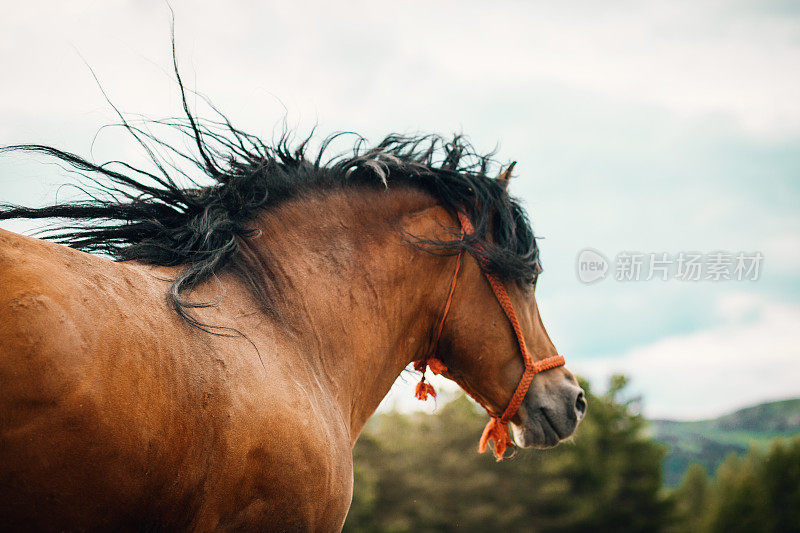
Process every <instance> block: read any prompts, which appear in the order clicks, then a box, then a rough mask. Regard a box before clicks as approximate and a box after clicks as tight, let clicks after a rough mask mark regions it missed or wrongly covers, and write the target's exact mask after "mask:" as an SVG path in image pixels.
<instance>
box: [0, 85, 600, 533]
mask: <svg viewBox="0 0 800 533" xmlns="http://www.w3.org/2000/svg"><path fill="white" fill-rule="evenodd" d="M185 101H186V99H185V97H184V104H185ZM186 113H187V117H188V118H184V119H181V120H174V121H172V122H170V124H171V125H172V126H174V127H176V128H178V129H179V130H180V131H182V132H183V133H185V134H186V135H187V136H188V137H189V138H190V139H191V141H192V143H193V145H192V149H191V150H189V151H186V152H179V151H178V150H177V149H175V148H174V147H172V146H169V145H167V144H166V143H164V142H162V141H159V140H158V139H157V138H155V137H154V136H152V135H151V134H150V133H148V132H146V131H145V130H144V129H141V128H137V127H135V126H132V125H129V124H127V123H126V124H125V127H126V128H128V130H129V131H130V132H131V133H132V134H133V135H134V137H136V139H137V140H138V141H140V142H141V144H142V146H144V147H145V148H146V149H147V153H149V154H150V155H151V156H152V160H153V164H154V166H153V168H152V170H143V169H141V168H135V167H134V166H132V165H129V164H127V163H124V162H112V163H109V164H105V165H97V164H94V163H92V162H90V161H89V160H86V159H84V158H82V157H79V156H77V155H74V154H71V153H68V152H64V151H61V150H58V149H55V148H52V147H47V146H40V145H21V146H15V147H9V148H7V149H6V150H17V151H19V150H23V151H33V152H39V153H44V154H47V155H49V156H53V157H55V158H57V159H58V160H59V161H61V162H62V163H66V164H68V165H71V166H72V167H73V168H74V169H76V170H78V171H79V172H81V173H83V174H84V176H85V177H86V178H88V179H89V180H90V181H88V182H84V190H85V191H87V192H88V193H89V197H87V199H86V200H83V201H76V202H70V203H65V204H57V205H52V206H48V207H43V208H26V207H20V206H10V205H5V206H3V207H2V208H0V219H2V220H9V219H18V218H28V219H57V220H61V221H64V222H62V223H61V224H62V225H61V226H51V229H50V231H49V233H46V234H45V235H44V236H45V237H46V238H48V239H49V241H48V240H39V239H34V238H31V237H26V236H22V235H18V234H15V233H11V232H9V231H4V230H0V524H2V527H4V528H9V529H23V530H44V531H52V530H76V531H78V530H96V529H102V530H105V529H115V530H117V529H118V530H142V529H147V530H154V529H167V530H193V531H207V530H270V531H273V530H274V531H338V530H340V529H341V527H342V525H343V522H344V519H345V516H346V514H347V511H348V508H349V505H350V501H351V495H352V485H353V470H352V469H353V464H352V447H353V445H354V444H355V442H356V439H357V438H358V435H359V432H360V431H361V430H362V428H363V427H364V424H365V422H366V421H367V419H368V418H369V417H370V415H371V414H372V413H373V412H374V411H375V409H376V407H377V406H378V404H379V402H380V401H381V399H382V398H383V397H384V396H385V395H386V393H387V392H388V391H389V388H390V387H391V386H392V384H393V382H394V381H395V380H396V378H397V377H398V375H400V373H401V372H402V371H403V370H404V369H406V367H407V366H408V365H409V364H410V363H412V362H420V361H422V362H429V363H430V362H432V361H434V359H432V358H431V357H430V354H432V353H435V356H436V358H435V361H436V362H437V364H438V365H440V366H441V367H442V368H445V367H446V374H447V376H448V377H450V378H451V379H454V380H455V381H456V382H457V383H459V384H460V385H461V386H462V387H463V388H464V389H465V390H466V391H467V392H469V393H470V394H471V395H472V396H473V397H474V398H476V400H478V401H479V402H480V403H481V404H482V405H483V406H485V407H486V409H487V410H488V411H489V412H490V413H502V412H503V411H504V409H506V406H507V405H509V402H510V401H511V398H512V395H513V394H514V392H515V390H516V389H515V388H517V387H518V383H519V382H520V376H521V375H523V371H524V370H526V367H525V364H526V363H525V362H524V361H523V359H522V358H521V357H520V349H521V348H520V343H522V342H523V341H522V338H523V337H524V342H525V343H527V347H528V349H529V351H530V354H532V355H533V358H534V359H536V360H545V359H547V358H552V357H557V352H556V349H555V347H554V346H553V343H552V342H551V340H550V338H549V337H548V335H547V333H546V331H545V328H544V326H543V325H542V321H541V318H540V316H539V311H538V309H537V306H536V301H535V299H534V285H535V282H536V279H537V276H538V274H539V271H540V266H539V253H538V248H537V245H536V240H535V238H534V235H533V233H532V230H531V228H530V224H529V222H528V219H527V217H526V215H525V213H524V211H523V209H522V208H521V206H520V205H519V203H518V202H517V201H516V200H514V199H513V198H512V197H511V196H509V194H508V192H507V185H508V180H509V178H510V172H506V173H505V174H503V175H501V176H500V177H499V178H496V177H490V176H489V170H490V168H492V165H494V163H493V161H492V160H491V159H490V158H489V157H488V156H481V155H478V154H477V153H476V152H475V151H474V150H473V149H472V148H471V147H470V145H469V143H468V142H467V141H465V140H464V139H462V138H460V137H456V138H454V139H452V140H445V139H442V138H440V137H437V136H426V137H417V138H414V137H411V138H409V137H402V136H390V137H388V138H386V139H385V140H384V141H382V142H381V143H379V144H377V145H375V146H374V147H371V148H368V147H365V145H364V143H363V142H361V141H358V143H357V146H356V147H355V149H354V150H353V151H352V153H349V152H348V153H347V154H345V155H340V156H336V157H334V158H332V159H329V160H325V161H323V159H322V153H323V152H325V150H326V146H327V143H323V147H322V149H321V150H320V152H319V154H320V155H319V156H315V157H309V156H308V155H307V152H308V149H307V148H306V146H307V144H306V143H302V144H301V145H300V147H299V148H297V149H294V150H290V149H289V143H288V141H286V140H285V138H283V139H282V140H281V141H280V142H278V143H277V144H276V145H275V146H267V145H265V144H264V143H263V142H261V141H260V140H259V139H258V138H256V137H254V136H252V135H250V134H247V133H244V132H242V131H241V130H239V129H237V128H235V127H233V126H232V125H231V124H230V122H228V121H227V119H225V120H224V121H201V120H199V119H197V118H195V117H194V116H193V115H192V114H191V113H190V112H189V111H188V108H186ZM165 154H168V155H169V157H166V156H165ZM176 159H180V160H184V161H191V162H193V163H194V164H196V166H197V167H198V168H199V169H200V170H202V172H203V173H204V174H205V175H206V176H207V180H206V184H204V185H203V184H198V181H197V179H193V178H190V177H189V176H186V179H183V178H181V180H183V185H180V184H179V180H178V178H177V177H175V176H178V175H179V174H181V173H182V171H181V170H180V167H179V165H177V164H172V163H173V162H174V161H175V160H176ZM184 175H185V174H184ZM492 175H494V172H492ZM459 216H460V217H463V218H464V220H466V221H468V223H469V225H470V226H471V229H470V231H469V232H468V233H464V232H463V231H462V228H463V224H462V225H459ZM50 241H54V242H50ZM63 245H67V246H63ZM462 252H464V253H463V254H462ZM456 262H457V263H458V268H459V269H460V271H456V272H457V276H456V275H454V269H455V268H456ZM487 273H488V274H490V275H491V276H494V277H495V279H497V280H500V281H498V283H502V285H503V287H504V288H505V290H507V295H508V298H509V299H510V303H511V304H513V309H514V310H515V311H516V314H515V316H516V320H518V329H519V331H520V338H519V339H517V338H516V337H515V333H514V329H513V328H512V327H510V325H509V320H508V318H507V316H506V315H504V312H503V309H501V306H499V305H498V301H497V300H496V299H495V294H493V292H492V287H490V284H489V283H487V278H485V276H484V274H487ZM445 301H446V302H447V312H445V313H444V314H443V311H442V309H443V306H444V304H445ZM437 328H438V329H437ZM422 368H423V370H424V365H423V367H422ZM523 394H524V397H521V404H520V405H519V406H518V408H517V409H515V412H514V413H512V414H513V416H511V417H510V419H509V420H508V421H510V424H511V427H512V429H513V433H514V437H515V440H516V443H517V445H519V446H520V447H531V446H533V447H550V446H554V445H556V444H557V443H558V442H560V441H561V440H563V439H565V438H567V437H569V436H570V435H571V434H572V433H573V432H574V430H575V428H576V426H577V424H578V422H579V421H580V420H581V418H582V416H583V413H584V411H585V409H586V402H585V399H584V395H583V392H582V391H581V389H580V387H579V386H578V385H577V383H576V381H575V378H574V377H573V376H572V374H570V372H569V371H567V370H566V369H564V368H563V367H561V366H558V367H557V368H552V369H550V370H548V371H547V372H542V373H539V374H537V375H536V376H535V379H533V381H532V383H531V384H530V386H529V387H526V389H525V390H523ZM493 416H499V415H493ZM498 420H499V418H498ZM502 422H503V423H505V422H506V420H503V421H502ZM495 437H496V436H495ZM495 442H496V441H495ZM501 455H502V451H501Z"/></svg>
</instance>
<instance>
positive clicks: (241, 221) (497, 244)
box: [0, 78, 540, 327]
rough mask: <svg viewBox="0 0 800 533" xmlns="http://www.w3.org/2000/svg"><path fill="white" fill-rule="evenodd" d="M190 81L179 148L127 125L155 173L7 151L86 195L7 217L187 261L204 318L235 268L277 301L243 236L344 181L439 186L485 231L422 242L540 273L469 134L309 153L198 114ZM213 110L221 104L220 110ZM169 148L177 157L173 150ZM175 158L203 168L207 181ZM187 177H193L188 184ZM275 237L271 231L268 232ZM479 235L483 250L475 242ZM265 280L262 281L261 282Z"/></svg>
mask: <svg viewBox="0 0 800 533" xmlns="http://www.w3.org/2000/svg"><path fill="white" fill-rule="evenodd" d="M178 83H179V86H180V88H181V95H182V100H183V106H184V110H185V117H184V118H182V119H170V120H164V121H154V122H153V123H152V124H155V125H158V126H166V127H170V128H174V129H175V130H177V131H179V132H180V133H181V134H182V135H185V136H186V137H187V138H188V139H189V140H190V141H191V144H192V149H191V150H183V151H181V150H179V149H178V148H176V147H174V146H172V145H169V144H167V143H166V142H165V141H163V140H161V139H159V138H158V137H156V136H154V135H153V134H152V133H150V132H149V131H145V129H143V128H141V127H137V126H135V125H131V124H129V123H128V122H127V121H126V120H125V119H124V118H122V115H120V117H121V118H122V126H123V127H125V128H126V129H127V131H128V132H129V133H130V134H131V135H132V136H133V137H134V138H135V139H136V141H137V142H138V143H139V144H140V145H141V147H142V148H143V149H144V150H145V152H146V153H147V155H148V156H149V158H150V160H151V161H152V163H153V165H154V169H153V170H152V171H148V170H145V169H142V168H137V167H134V166H133V165H130V164H128V163H125V162H122V161H110V162H106V163H103V164H96V163H93V162H91V161H89V160H88V159H85V158H83V157H81V156H78V155H75V154H72V153H69V152H65V151H62V150H59V149H57V148H53V147H50V146H43V145H37V144H23V145H15V146H8V147H3V148H0V153H2V152H9V151H26V152H35V153H40V154H44V155H47V156H50V157H53V158H55V159H57V160H59V161H61V162H63V163H66V164H67V165H68V166H69V167H72V169H74V170H76V171H77V172H78V173H79V174H80V175H81V176H82V183H83V188H82V190H83V191H84V192H86V193H87V198H86V199H85V200H79V201H72V202H67V203H62V204H55V205H51V206H47V207H41V208H29V207H23V206H17V205H8V204H5V205H0V220H9V219H21V218H24V219H54V220H58V221H60V222H58V223H54V224H51V225H49V226H48V227H47V229H45V230H43V231H42V232H41V235H42V236H43V237H44V238H47V239H50V240H53V241H56V242H59V243H62V244H65V245H67V246H70V247H73V248H76V249H79V250H83V251H86V252H93V253H103V254H107V255H109V256H111V257H112V258H114V259H116V260H119V261H128V260H136V261H141V262H143V263H147V264H153V265H163V266H184V267H185V268H184V269H183V271H182V272H181V273H180V274H179V275H178V276H177V277H176V278H175V279H174V280H172V285H171V288H170V290H169V293H168V299H169V302H170V304H171V305H172V307H173V308H174V309H175V311H176V312H177V313H178V314H180V315H181V317H183V318H184V319H185V320H187V321H188V322H190V323H192V324H193V325H195V326H198V327H203V326H204V325H202V324H200V323H199V322H197V321H196V320H195V319H194V318H193V317H192V316H191V314H190V313H189V311H188V310H187V309H189V308H192V307H203V306H208V305H212V304H210V303H201V302H194V301H191V300H190V299H188V295H189V294H190V293H191V290H192V288H193V287H195V286H196V285H197V284H198V283H200V282H201V281H203V280H205V279H207V278H209V277H210V276H212V275H214V274H215V273H217V272H220V271H221V270H222V269H225V268H232V269H233V270H234V271H235V272H237V273H238V274H240V275H242V276H243V277H244V278H245V281H247V282H248V283H249V285H250V287H251V289H252V290H253V291H254V292H255V293H256V295H257V296H258V297H259V299H260V300H262V301H264V303H265V304H266V305H267V307H269V302H268V301H267V300H268V298H267V296H266V292H265V291H264V290H263V289H262V288H260V287H259V286H258V282H257V281H256V279H257V278H256V277H255V276H253V275H248V268H250V267H252V266H253V265H248V264H246V263H247V258H246V257H245V254H243V253H241V249H242V246H241V244H242V240H243V239H246V238H248V237H250V236H252V235H253V234H254V230H252V228H251V227H250V226H249V225H248V223H249V222H251V221H252V220H253V219H254V218H255V217H256V216H257V215H258V214H259V213H261V212H263V211H265V210H270V209H273V208H275V207H276V206H278V205H280V204H281V203H282V202H285V201H287V200H289V199H292V198H297V197H301V196H303V195H307V194H310V193H312V192H314V191H319V190H330V189H337V188H339V189H341V188H359V187H361V188H376V187H377V188H387V189H391V188H395V187H415V188H418V189H420V190H423V191H426V192H427V193H429V194H431V195H432V196H433V197H434V198H435V199H436V200H437V201H438V202H439V203H440V204H441V205H442V206H443V207H444V208H445V209H447V210H448V211H450V212H451V213H453V214H455V213H456V212H457V211H459V210H463V211H465V212H466V214H467V215H468V216H469V218H470V219H471V220H472V223H473V225H474V227H475V233H474V234H473V235H472V236H470V237H469V238H466V239H463V240H460V236H459V235H455V234H454V235H453V238H452V239H450V240H442V241H430V240H425V241H422V240H414V239H412V241H413V242H414V244H415V245H417V246H420V247H422V248H423V249H425V250H428V251H431V252H434V253H455V252H457V251H458V249H459V248H463V249H464V250H465V251H468V252H469V253H471V254H473V255H475V256H479V257H480V258H481V259H482V260H483V261H485V264H486V268H487V270H489V271H490V272H492V273H494V274H496V275H497V276H499V277H500V278H502V279H504V280H512V281H521V282H524V283H532V282H534V281H535V279H536V277H537V275H538V273H539V271H540V265H539V252H538V248H537V245H536V240H535V238H534V235H533V232H532V230H531V228H530V224H529V222H528V219H527V217H526V215H525V212H524V211H523V209H522V208H521V206H520V205H519V203H518V202H517V201H516V200H515V199H513V198H511V197H510V196H509V195H508V194H507V193H506V191H505V189H504V187H502V186H501V184H499V183H498V180H497V179H496V178H493V177H490V176H489V172H490V171H491V172H493V175H496V174H495V173H494V172H496V170H497V168H498V167H499V165H498V164H497V163H496V162H495V161H493V160H492V158H491V156H492V154H488V155H483V154H479V153H478V152H477V151H476V150H475V149H474V148H473V147H472V146H471V145H470V144H469V142H468V141H467V140H465V139H464V138H463V137H461V136H454V137H452V138H450V139H446V138H444V137H441V136H439V135H424V136H402V135H389V136H387V137H386V138H385V139H383V140H382V141H381V142H379V143H378V144H376V145H374V146H369V145H368V143H367V142H366V141H365V140H364V139H363V138H362V137H360V136H358V135H355V134H350V133H346V134H337V135H333V136H331V137H328V138H326V139H325V140H324V141H323V142H322V143H321V148H320V149H319V150H318V151H317V152H316V153H315V154H313V156H311V155H309V154H308V152H309V149H308V139H306V141H304V142H301V143H299V144H298V145H297V146H295V147H292V146H291V142H290V140H289V135H288V134H284V135H283V136H281V138H280V139H279V141H278V142H277V143H275V144H274V145H273V146H269V145H267V144H265V143H264V142H262V140H261V139H259V138H258V137H256V136H254V135H251V134H249V133H246V132H244V131H242V130H240V129H238V128H236V127H234V126H233V125H232V124H231V122H230V121H229V120H228V119H227V118H226V117H225V116H224V115H222V114H221V113H219V112H218V111H217V110H216V109H215V108H214V110H215V111H217V112H218V113H219V115H220V117H221V120H219V121H213V120H201V119H198V118H196V117H195V116H194V115H193V114H192V113H191V112H190V110H189V108H188V105H187V103H186V96H185V93H184V89H183V85H182V83H181V82H180V78H178ZM212 107H213V106H212ZM343 136H352V137H353V138H354V140H355V142H354V147H353V148H352V150H350V151H349V152H348V153H346V154H344V155H341V154H340V155H336V156H332V157H329V156H328V155H327V154H328V152H329V151H330V146H331V143H332V142H333V141H334V140H341V138H342V137H343ZM164 154H167V155H168V157H166V156H165V155H164ZM175 160H178V161H182V162H184V163H187V164H189V165H190V166H191V167H196V169H199V170H200V172H201V173H202V175H204V179H203V181H205V182H207V183H208V184H200V183H198V181H197V180H194V179H192V178H191V177H189V175H188V174H187V172H186V171H185V170H182V169H181V167H180V166H179V165H177V164H175V163H174V161H175ZM179 180H180V181H183V182H184V183H185V184H186V185H181V184H180V183H179ZM267 237H268V236H267ZM477 243H482V246H479V247H476V244H477ZM262 279H263V278H262Z"/></svg>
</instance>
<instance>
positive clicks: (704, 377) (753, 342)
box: [573, 294, 800, 419]
mask: <svg viewBox="0 0 800 533" xmlns="http://www.w3.org/2000/svg"><path fill="white" fill-rule="evenodd" d="M718 307H719V312H720V314H721V316H723V317H724V318H725V322H724V323H723V324H722V325H720V326H717V327H713V328H709V329H706V330H703V331H699V332H695V333H690V334H685V335H674V336H670V337H667V338H664V339H661V340H659V341H656V342H653V343H651V344H647V345H645V346H641V347H638V348H635V349H632V350H630V351H628V352H626V353H624V354H623V355H621V356H619V357H606V358H602V359H596V360H590V361H584V362H581V363H580V364H578V365H573V366H576V367H575V370H576V371H577V372H578V373H580V374H582V375H585V376H587V377H589V378H590V379H591V380H592V381H593V382H595V383H601V382H605V379H607V377H608V376H609V375H610V374H612V373H615V372H619V373H623V374H626V375H628V376H630V377H631V378H632V386H633V388H634V389H636V390H637V391H638V392H641V393H642V394H643V395H644V400H645V401H644V411H645V414H647V415H648V416H650V417H656V418H662V417H663V418H679V419H699V418H706V417H713V416H717V415H720V414H723V413H726V412H729V411H732V410H734V409H736V408H739V407H743V406H747V405H750V404H753V403H757V402H762V401H768V400H776V399H783V398H787V397H796V396H800V335H798V329H797V325H798V324H800V308H798V307H797V306H795V305H786V304H782V303H776V302H772V301H766V300H764V299H762V298H760V297H757V296H752V295H746V294H732V295H729V296H726V297H724V298H721V299H720V300H719V301H718Z"/></svg>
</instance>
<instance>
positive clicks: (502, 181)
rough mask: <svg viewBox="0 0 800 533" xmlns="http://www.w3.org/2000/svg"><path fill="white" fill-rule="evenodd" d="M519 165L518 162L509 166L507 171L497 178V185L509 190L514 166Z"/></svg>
mask: <svg viewBox="0 0 800 533" xmlns="http://www.w3.org/2000/svg"><path fill="white" fill-rule="evenodd" d="M516 164H517V162H516V161H514V162H513V163H511V164H510V165H508V168H507V169H505V170H504V171H503V172H501V173H500V175H499V176H497V178H496V179H497V184H498V185H500V186H501V187H502V188H503V189H504V190H506V191H507V190H508V184H509V182H510V181H511V171H512V170H514V166H515V165H516Z"/></svg>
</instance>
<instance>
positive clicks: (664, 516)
mask: <svg viewBox="0 0 800 533" xmlns="http://www.w3.org/2000/svg"><path fill="white" fill-rule="evenodd" d="M581 384H582V386H583V387H584V389H585V390H586V391H587V393H588V395H589V406H590V407H589V410H588V413H587V416H586V419H585V420H584V421H583V422H582V423H581V426H580V427H579V429H578V432H577V434H576V435H575V436H574V437H573V438H572V439H571V441H569V442H566V443H563V444H561V445H560V446H558V447H556V448H554V449H551V450H520V451H519V452H518V453H517V454H516V456H515V457H513V458H512V459H510V460H506V461H503V462H500V463H497V462H495V460H494V458H493V457H491V456H490V455H489V454H488V453H487V454H483V455H479V454H478V453H476V450H475V446H476V440H477V436H478V435H480V433H481V430H482V428H483V425H484V424H485V422H486V414H485V412H483V411H482V410H481V409H480V408H478V407H477V406H476V405H475V404H474V403H473V402H472V401H471V400H469V399H468V398H467V397H466V396H459V397H457V398H456V399H454V400H452V401H450V402H448V403H446V404H444V405H443V406H442V407H441V408H440V409H438V410H437V413H436V414H433V415H429V414H424V413H414V414H401V413H398V412H388V413H382V414H378V415H376V416H375V417H373V419H372V420H371V421H370V423H369V424H368V425H367V427H366V428H365V430H364V432H363V433H362V435H361V437H360V439H359V441H358V443H357V444H356V447H355V449H354V452H353V455H354V461H355V485H354V494H353V503H352V507H351V510H350V514H349V515H348V518H347V522H346V523H345V531H363V532H404V531H417V532H426V531H430V532H433V531H467V532H469V531H475V532H479V531H480V532H483V531H531V532H549V531H553V532H555V531H559V532H564V531H566V532H570V531H574V532H582V531H631V532H634V531H642V532H645V531H648V532H650V531H667V532H697V531H701V532H702V531H708V532H726V533H734V532H739V531H742V532H745V531H746V532H760V531H764V532H785V531H800V436H793V437H775V438H772V439H770V440H769V441H768V442H767V443H765V444H755V443H754V444H753V445H751V446H750V447H749V450H748V451H747V452H746V453H744V454H738V453H736V452H731V453H729V454H728V456H727V457H726V458H725V459H724V460H722V461H721V464H719V465H718V466H717V468H716V469H715V470H714V471H713V472H709V470H708V469H707V467H706V466H703V465H702V464H700V462H692V463H690V464H689V466H688V469H686V471H685V473H684V474H683V475H682V477H681V478H680V479H679V480H678V483H677V486H675V487H670V486H668V485H667V484H665V480H664V466H665V458H666V457H667V455H668V453H669V448H668V446H667V445H666V444H664V443H662V442H659V441H658V440H656V438H655V434H656V432H655V431H654V427H653V426H654V424H652V423H651V422H649V421H648V420H647V419H645V418H644V417H643V416H642V415H641V414H639V412H638V411H639V408H640V405H641V400H640V399H639V398H635V397H630V396H629V395H628V391H627V389H628V384H627V379H626V378H625V377H623V376H614V377H612V378H611V380H610V382H609V384H608V387H607V390H606V392H603V393H597V394H595V393H593V392H592V390H591V387H590V386H589V384H588V383H587V382H585V381H584V382H582V383H581ZM656 425H657V424H656ZM794 430H795V431H797V428H794Z"/></svg>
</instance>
